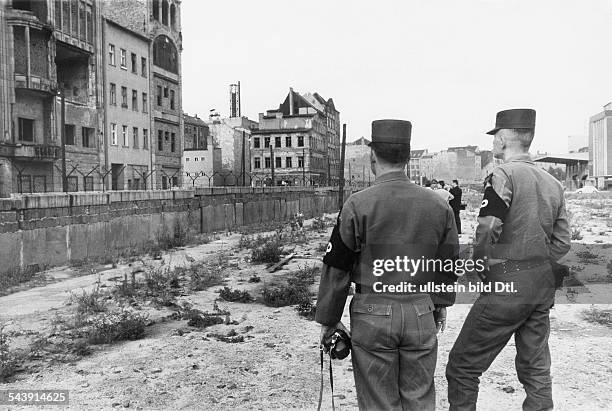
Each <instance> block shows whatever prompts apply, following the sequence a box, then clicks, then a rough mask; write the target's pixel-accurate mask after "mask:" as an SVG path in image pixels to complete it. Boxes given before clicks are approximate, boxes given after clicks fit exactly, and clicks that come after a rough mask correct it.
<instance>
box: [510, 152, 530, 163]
mask: <svg viewBox="0 0 612 411" xmlns="http://www.w3.org/2000/svg"><path fill="white" fill-rule="evenodd" d="M510 161H527V162H528V163H533V160H532V159H531V156H530V155H529V153H525V154H517V155H515V156H512V157H510V158H508V159H507V160H506V161H505V162H506V163H508V162H510Z"/></svg>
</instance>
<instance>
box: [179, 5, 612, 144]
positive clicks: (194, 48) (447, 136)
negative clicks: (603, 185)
mask: <svg viewBox="0 0 612 411" xmlns="http://www.w3.org/2000/svg"><path fill="white" fill-rule="evenodd" d="M181 8H182V10H181V24H182V34H183V52H182V74H183V110H184V111H185V112H187V113H189V114H191V115H193V114H198V115H199V116H200V117H202V118H207V117H208V114H209V110H210V109H213V108H214V109H216V110H217V112H219V114H220V115H221V116H223V117H226V116H228V115H229V85H230V84H232V83H236V82H238V81H240V84H241V105H242V115H246V116H248V117H249V118H251V119H254V120H257V119H258V117H259V113H263V112H265V111H266V110H270V109H276V108H278V105H279V104H280V103H281V102H282V101H283V100H284V99H285V97H286V95H287V93H288V91H289V87H293V89H294V90H295V91H297V92H299V93H302V94H303V93H306V92H308V91H310V92H315V91H316V92H318V93H319V94H320V95H322V96H323V97H324V98H330V97H331V98H332V99H333V100H334V104H335V106H336V109H337V110H338V111H340V122H341V123H346V124H347V141H353V140H356V139H357V138H359V137H361V136H365V137H366V138H369V136H370V130H371V122H372V121H373V120H376V119H382V118H397V119H404V120H410V121H411V122H412V125H413V129H412V148H413V149H421V148H427V149H429V150H430V151H439V150H442V149H444V148H446V147H449V146H458V145H468V144H472V145H478V146H479V147H480V148H481V149H490V148H491V144H492V139H491V137H490V136H488V135H486V134H485V132H486V131H488V130H489V129H491V128H493V126H494V123H495V114H496V113H497V112H498V111H499V110H504V109H508V108H522V107H525V108H533V109H535V110H536V112H537V119H536V135H535V139H534V142H533V144H532V150H531V151H532V152H533V153H535V152H536V151H548V152H550V153H562V152H567V150H568V148H567V147H568V136H570V135H583V136H585V142H586V136H588V123H589V117H591V116H593V115H595V114H597V113H599V112H601V111H602V109H603V105H605V104H607V103H608V102H610V101H612V48H611V47H610V46H609V44H608V39H609V38H611V37H612V0H588V1H585V0H573V1H569V0H538V1H534V0H461V1H457V0H397V1H387V0H376V1H372V0H367V1H362V0H351V1H344V0H342V1H339V0H336V1H332V0H308V1H301V2H297V1H287V0H257V1H253V0H244V1H243V0H233V1H216V2H213V1H210V0H207V1H202V0H183V2H182V7H181Z"/></svg>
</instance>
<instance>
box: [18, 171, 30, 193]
mask: <svg viewBox="0 0 612 411" xmlns="http://www.w3.org/2000/svg"><path fill="white" fill-rule="evenodd" d="M19 192H20V193H31V192H32V176H31V175H29V174H22V175H21V176H20V178H19Z"/></svg>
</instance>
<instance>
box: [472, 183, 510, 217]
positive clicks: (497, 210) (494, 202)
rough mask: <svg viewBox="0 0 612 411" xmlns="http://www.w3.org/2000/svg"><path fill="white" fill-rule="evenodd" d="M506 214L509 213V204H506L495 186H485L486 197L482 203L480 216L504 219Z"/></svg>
mask: <svg viewBox="0 0 612 411" xmlns="http://www.w3.org/2000/svg"><path fill="white" fill-rule="evenodd" d="M506 214H508V205H506V202H505V201H504V200H503V199H502V198H501V197H500V196H499V195H498V194H497V192H496V191H495V190H494V189H493V187H491V186H488V187H487V188H485V192H484V198H483V199H482V204H481V205H480V213H479V214H478V217H487V216H493V217H497V218H499V219H500V220H502V221H504V219H505V218H506Z"/></svg>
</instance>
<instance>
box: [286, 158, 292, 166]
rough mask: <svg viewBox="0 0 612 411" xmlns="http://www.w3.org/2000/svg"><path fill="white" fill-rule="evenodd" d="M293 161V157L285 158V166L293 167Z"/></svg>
mask: <svg viewBox="0 0 612 411" xmlns="http://www.w3.org/2000/svg"><path fill="white" fill-rule="evenodd" d="M292 163H293V161H292V159H291V157H287V158H286V159H285V167H287V168H291V167H293V164H292Z"/></svg>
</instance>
